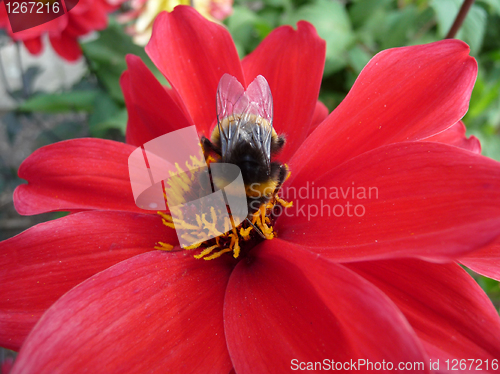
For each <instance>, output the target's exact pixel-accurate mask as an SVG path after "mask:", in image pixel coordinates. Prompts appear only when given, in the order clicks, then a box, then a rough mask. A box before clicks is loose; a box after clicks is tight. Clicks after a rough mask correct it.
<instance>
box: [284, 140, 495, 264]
mask: <svg viewBox="0 0 500 374" xmlns="http://www.w3.org/2000/svg"><path fill="white" fill-rule="evenodd" d="M311 136H312V135H311ZM306 172H307V174H306ZM292 174H293V165H292ZM302 177H305V178H304V179H301V180H300V181H299V180H297V179H295V180H294V181H293V182H292V185H291V186H290V187H288V188H285V189H284V191H283V195H284V197H285V199H287V200H292V201H294V206H293V207H291V208H288V209H287V210H286V214H283V216H282V217H280V218H279V220H278V222H277V230H278V233H279V236H280V238H282V239H285V240H288V241H291V242H295V243H298V244H301V245H304V246H308V247H309V248H310V249H311V250H314V251H317V252H319V253H322V254H324V255H325V256H328V257H329V258H332V259H335V260H337V261H353V260H354V261H356V260H360V259H375V258H394V257H413V256H416V257H419V258H422V259H430V260H432V261H447V260H449V259H450V258H451V259H454V258H457V256H460V255H464V254H466V253H467V252H470V251H472V250H474V249H478V248H480V247H482V246H484V245H486V244H488V243H489V242H490V241H491V240H493V239H494V238H495V237H496V236H498V235H500V163H498V162H496V161H493V160H491V159H488V158H486V157H483V156H480V155H476V154H474V153H472V152H469V151H465V150H462V149H460V148H457V147H452V146H448V145H444V144H439V143H431V142H406V143H400V144H392V145H389V146H385V147H381V148H378V149H375V150H373V151H371V152H367V153H365V154H362V155H360V156H358V157H356V158H354V159H352V160H350V161H348V162H346V163H344V164H342V165H341V166H339V167H337V168H335V169H333V170H331V171H329V172H326V173H325V172H323V173H322V175H315V174H314V172H311V173H309V170H305V172H304V173H302ZM313 183H314V184H313ZM285 187H286V185H285ZM319 188H322V189H320V190H319ZM335 191H336V192H335ZM313 193H314V195H313ZM343 194H344V195H343ZM318 195H320V196H319V197H318ZM297 197H298V198H297ZM347 204H349V205H347Z"/></svg>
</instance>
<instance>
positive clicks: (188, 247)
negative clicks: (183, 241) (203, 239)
mask: <svg viewBox="0 0 500 374" xmlns="http://www.w3.org/2000/svg"><path fill="white" fill-rule="evenodd" d="M200 245H201V243H196V244H193V245H190V246H187V247H184V249H187V250H188V251H189V250H191V249H196V248H199V247H200Z"/></svg>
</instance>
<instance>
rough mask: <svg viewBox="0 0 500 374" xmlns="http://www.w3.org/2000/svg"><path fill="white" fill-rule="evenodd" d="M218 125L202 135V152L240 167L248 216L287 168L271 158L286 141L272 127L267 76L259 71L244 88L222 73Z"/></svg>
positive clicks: (274, 189) (263, 201) (275, 187)
mask: <svg viewBox="0 0 500 374" xmlns="http://www.w3.org/2000/svg"><path fill="white" fill-rule="evenodd" d="M217 120H218V123H217V126H216V127H215V128H214V130H213V132H212V135H211V138H210V140H208V139H207V138H205V137H203V138H202V145H203V147H204V149H205V152H210V151H212V152H214V153H216V154H217V155H218V156H219V161H220V162H224V163H230V164H234V165H236V166H238V167H239V168H240V170H241V175H242V177H243V182H244V183H245V192H246V196H247V204H248V212H249V215H248V217H251V216H253V214H254V213H255V212H256V211H258V210H259V208H260V207H261V206H262V205H263V204H266V203H267V202H268V201H269V200H270V199H271V197H272V196H273V195H274V194H275V192H277V190H278V189H279V188H280V187H281V185H282V183H283V182H284V180H285V178H286V176H287V173H288V170H287V167H286V166H285V165H283V164H281V163H279V162H276V161H272V160H271V159H272V157H273V156H275V155H276V154H277V153H279V151H281V149H282V148H283V145H284V144H285V138H284V137H283V136H279V135H278V134H277V133H276V131H275V130H274V128H273V100H272V95H271V90H270V88H269V84H268V83H267V81H266V79H265V78H264V77H263V76H261V75H259V76H257V78H255V80H254V81H253V82H252V83H251V84H250V85H249V86H248V88H247V90H246V91H245V90H244V88H243V86H242V85H241V84H240V83H239V82H238V80H237V79H236V78H235V77H233V76H231V75H228V74H225V75H224V76H223V77H222V78H221V80H220V82H219V87H218V89H217Z"/></svg>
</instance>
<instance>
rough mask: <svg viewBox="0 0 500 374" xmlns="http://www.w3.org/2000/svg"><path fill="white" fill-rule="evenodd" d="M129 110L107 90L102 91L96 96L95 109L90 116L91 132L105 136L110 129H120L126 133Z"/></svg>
mask: <svg viewBox="0 0 500 374" xmlns="http://www.w3.org/2000/svg"><path fill="white" fill-rule="evenodd" d="M126 126H127V110H126V109H125V108H124V107H123V106H119V105H117V104H116V103H115V101H114V100H113V99H112V98H111V96H109V95H108V94H107V93H106V92H100V93H99V94H98V95H97V97H96V98H95V102H94V111H93V112H92V114H91V115H90V118H89V128H90V134H91V135H92V136H94V137H99V138H102V137H105V136H106V133H107V131H108V130H110V129H118V130H119V131H120V132H121V133H122V134H125V128H126Z"/></svg>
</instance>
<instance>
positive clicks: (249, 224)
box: [155, 156, 292, 260]
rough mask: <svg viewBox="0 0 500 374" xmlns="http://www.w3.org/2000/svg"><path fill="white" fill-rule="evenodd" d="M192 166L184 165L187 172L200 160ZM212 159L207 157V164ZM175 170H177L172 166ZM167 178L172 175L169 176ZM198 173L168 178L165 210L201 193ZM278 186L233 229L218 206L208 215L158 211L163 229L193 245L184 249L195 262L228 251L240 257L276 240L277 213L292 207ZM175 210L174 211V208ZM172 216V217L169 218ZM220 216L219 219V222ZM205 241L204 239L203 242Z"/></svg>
mask: <svg viewBox="0 0 500 374" xmlns="http://www.w3.org/2000/svg"><path fill="white" fill-rule="evenodd" d="M191 161H192V165H187V166H188V170H193V169H194V168H196V167H202V166H203V165H206V164H204V161H201V160H197V159H196V158H194V157H192V158H191ZM214 161H215V160H214V159H213V158H212V157H211V156H209V157H208V159H207V160H206V163H207V164H210V163H212V162H214ZM176 168H177V169H178V170H179V171H182V170H181V168H180V167H179V166H178V165H176ZM171 176H173V175H172V174H171ZM198 177H199V175H198V173H197V172H196V171H192V172H190V173H189V174H188V173H183V174H181V176H180V177H177V178H170V179H169V180H168V182H167V183H166V185H165V195H166V196H168V197H169V207H172V206H174V205H179V204H182V203H184V202H187V201H192V200H195V199H198V198H199V197H200V195H201V194H202V193H201V191H200V188H199V187H198V183H196V182H197V180H198ZM278 192H279V187H278V188H276V189H275V190H274V191H273V193H272V194H271V197H270V199H269V200H268V201H267V202H266V203H265V204H262V205H261V206H260V207H259V209H258V210H257V211H256V212H255V213H254V214H253V215H252V216H251V218H248V219H245V220H243V221H242V222H241V223H240V224H239V225H238V226H235V224H234V221H233V216H232V215H231V213H230V212H228V211H222V209H221V208H220V207H218V208H217V207H213V206H212V207H210V208H209V209H208V210H207V211H209V213H197V212H194V213H193V214H188V215H186V214H183V213H182V212H179V211H176V214H175V215H174V214H173V213H172V208H171V212H170V214H168V213H165V212H158V214H159V215H160V216H161V218H162V222H163V224H164V225H165V226H167V227H170V228H172V229H175V230H176V231H177V234H178V236H180V237H181V238H182V239H183V240H185V241H187V242H190V243H195V244H193V245H190V246H184V249H186V250H195V251H196V252H197V254H195V255H194V257H195V258H196V259H201V258H203V259H204V260H213V259H215V258H218V257H220V256H221V255H223V254H224V253H228V252H232V253H233V257H234V258H239V257H244V256H245V255H246V254H247V253H248V252H249V251H250V249H251V248H253V247H254V246H255V245H256V244H258V243H259V242H261V241H263V240H271V239H273V238H275V237H276V231H275V230H274V228H273V226H274V224H275V222H276V219H277V218H278V214H277V211H278V213H280V212H281V211H282V207H283V208H288V207H290V206H292V202H287V201H285V200H283V199H281V198H280V197H279V196H278ZM174 209H175V208H174ZM173 215H174V217H173ZM221 217H223V219H221ZM206 238H209V239H208V240H204V239H206ZM173 248H174V246H173V245H171V244H169V243H164V242H158V246H155V249H159V250H165V251H171V250H172V249H173Z"/></svg>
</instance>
